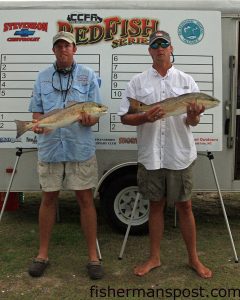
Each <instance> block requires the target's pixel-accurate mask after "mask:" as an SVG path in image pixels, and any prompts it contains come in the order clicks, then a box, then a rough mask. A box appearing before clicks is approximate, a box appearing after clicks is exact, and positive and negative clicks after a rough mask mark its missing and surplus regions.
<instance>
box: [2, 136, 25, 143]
mask: <svg viewBox="0 0 240 300" xmlns="http://www.w3.org/2000/svg"><path fill="white" fill-rule="evenodd" d="M21 141H22V140H21V139H19V138H18V139H16V138H13V137H0V143H2V144H3V143H18V142H21Z"/></svg>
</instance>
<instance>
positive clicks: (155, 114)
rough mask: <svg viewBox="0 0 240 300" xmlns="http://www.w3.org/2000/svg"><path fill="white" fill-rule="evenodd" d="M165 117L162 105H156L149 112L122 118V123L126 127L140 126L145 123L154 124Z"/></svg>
mask: <svg viewBox="0 0 240 300" xmlns="http://www.w3.org/2000/svg"><path fill="white" fill-rule="evenodd" d="M163 117H164V111H163V109H162V108H161V106H160V105H156V106H155V107H153V108H152V109H150V110H149V111H147V112H145V113H139V114H125V115H123V116H121V122H122V123H123V124H125V125H132V126H138V125H142V124H144V123H149V122H150V123H152V122H155V121H157V120H159V119H161V118H163Z"/></svg>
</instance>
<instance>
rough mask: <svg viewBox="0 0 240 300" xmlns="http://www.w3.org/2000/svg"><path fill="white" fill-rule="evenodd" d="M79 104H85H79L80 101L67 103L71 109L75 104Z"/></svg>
mask: <svg viewBox="0 0 240 300" xmlns="http://www.w3.org/2000/svg"><path fill="white" fill-rule="evenodd" d="M78 103H83V102H79V101H69V102H67V103H66V107H70V106H73V105H75V104H78Z"/></svg>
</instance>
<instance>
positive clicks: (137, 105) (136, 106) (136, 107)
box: [128, 98, 143, 114]
mask: <svg viewBox="0 0 240 300" xmlns="http://www.w3.org/2000/svg"><path fill="white" fill-rule="evenodd" d="M128 100H129V102H130V106H129V110H128V113H130V114H134V113H138V112H142V109H141V106H142V105H143V103H142V102H140V101H138V100H136V99H133V98H128Z"/></svg>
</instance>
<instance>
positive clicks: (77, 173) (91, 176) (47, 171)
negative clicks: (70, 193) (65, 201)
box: [38, 155, 98, 192]
mask: <svg viewBox="0 0 240 300" xmlns="http://www.w3.org/2000/svg"><path fill="white" fill-rule="evenodd" d="M38 174H39V182H40V185H41V188H42V190H43V191H44V192H54V191H60V190H61V189H69V190H75V191H79V190H87V189H91V188H95V187H96V186H97V184H98V168H97V159H96V156H95V155H94V156H93V157H92V158H90V159H89V160H87V161H84V162H59V163H46V162H41V161H39V162H38Z"/></svg>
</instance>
